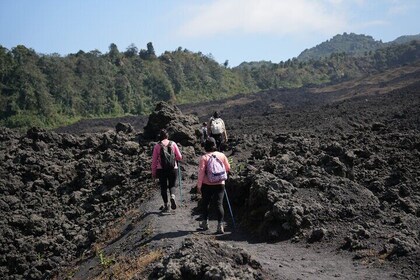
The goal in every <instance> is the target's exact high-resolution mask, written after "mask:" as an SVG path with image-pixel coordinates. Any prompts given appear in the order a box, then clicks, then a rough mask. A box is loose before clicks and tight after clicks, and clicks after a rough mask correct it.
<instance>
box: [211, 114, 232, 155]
mask: <svg viewBox="0 0 420 280" xmlns="http://www.w3.org/2000/svg"><path fill="white" fill-rule="evenodd" d="M207 132H208V135H209V136H210V137H213V138H214V139H215V140H216V148H217V150H218V151H220V148H221V144H222V143H226V142H227V141H228V137H227V133H226V127H225V122H224V121H223V120H222V118H221V117H220V113H219V112H217V111H216V112H214V113H213V116H212V117H211V118H210V120H209V122H208V124H207Z"/></svg>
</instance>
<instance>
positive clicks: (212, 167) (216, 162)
mask: <svg viewBox="0 0 420 280" xmlns="http://www.w3.org/2000/svg"><path fill="white" fill-rule="evenodd" d="M206 173H207V178H209V181H210V182H211V183H217V182H221V181H224V180H226V179H227V173H226V168H225V165H224V164H223V162H222V161H221V160H220V159H218V158H217V157H216V155H214V154H212V155H211V156H210V158H209V160H208V161H207V168H206Z"/></svg>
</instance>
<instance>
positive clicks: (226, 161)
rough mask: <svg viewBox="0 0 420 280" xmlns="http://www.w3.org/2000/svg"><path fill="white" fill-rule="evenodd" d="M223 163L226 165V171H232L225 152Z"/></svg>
mask: <svg viewBox="0 0 420 280" xmlns="http://www.w3.org/2000/svg"><path fill="white" fill-rule="evenodd" d="M222 161H223V164H224V165H225V169H226V172H229V171H230V164H229V160H228V158H227V157H226V156H225V154H223V160H222Z"/></svg>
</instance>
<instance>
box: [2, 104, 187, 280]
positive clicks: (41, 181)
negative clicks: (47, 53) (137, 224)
mask: <svg viewBox="0 0 420 280" xmlns="http://www.w3.org/2000/svg"><path fill="white" fill-rule="evenodd" d="M162 108H163V109H162ZM165 108H166V109H167V108H170V107H169V106H168V105H162V104H160V105H159V106H158V107H157V109H156V112H155V114H158V115H159V116H166V115H165V114H166V112H167V110H166V111H165ZM162 110H163V111H164V112H161V111H162ZM169 117H170V119H173V120H174V122H172V123H165V124H164V127H166V128H168V130H170V131H173V132H175V131H183V130H184V129H185V125H188V122H187V123H185V122H182V120H185V119H187V120H190V119H191V120H192V122H194V121H195V119H194V117H191V118H190V119H189V118H188V117H186V116H184V115H183V114H182V113H181V112H180V111H179V110H178V111H176V108H172V109H171V110H170V116H169ZM165 119H167V118H165ZM157 121H159V124H161V123H162V122H161V121H162V120H161V119H158V120H157ZM149 126H153V127H159V126H157V125H155V124H154V121H153V119H151V120H150V121H149ZM190 130H191V129H189V130H186V131H188V132H189V133H188V134H186V133H184V134H180V133H178V134H177V137H178V138H177V139H178V140H179V141H180V142H182V143H187V144H188V143H189V142H191V138H192V137H193V135H194V131H193V130H191V131H190ZM151 135H152V132H150V131H149V134H148V136H151ZM144 138H145V137H143V135H142V134H139V135H137V134H136V131H135V130H134V129H133V127H132V125H130V124H127V123H118V124H117V125H116V128H115V130H110V131H107V132H105V133H93V134H82V135H79V136H77V135H72V134H59V133H55V132H51V131H46V130H43V129H37V128H32V129H30V130H28V131H27V133H26V134H23V135H21V134H19V133H17V132H15V131H13V130H9V129H7V128H0V141H1V152H0V194H1V196H0V251H1V256H0V275H2V279H18V278H22V279H45V278H48V277H51V275H54V274H55V272H56V271H57V270H58V269H59V268H60V267H61V266H64V265H66V264H68V262H69V261H70V260H73V259H75V258H76V257H79V256H81V255H83V254H86V253H87V252H88V250H89V249H90V248H91V246H92V244H93V243H94V242H97V241H99V240H98V239H99V238H100V236H101V234H102V233H103V232H104V230H105V229H107V228H108V227H111V226H112V222H113V221H115V220H116V219H118V218H120V217H123V216H124V214H125V213H126V212H127V211H128V210H130V209H131V208H133V207H137V206H138V205H139V203H141V202H142V201H144V200H146V199H148V197H149V194H150V189H151V188H152V187H154V183H153V182H152V180H151V175H150V157H151V151H152V147H153V144H154V143H153V142H151V141H150V140H143V139H144ZM152 138H155V136H153V137H152ZM139 143H140V144H139ZM192 152H193V154H194V151H193V150H192ZM185 153H186V154H187V155H188V152H187V151H185Z"/></svg>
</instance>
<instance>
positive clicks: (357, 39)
mask: <svg viewBox="0 0 420 280" xmlns="http://www.w3.org/2000/svg"><path fill="white" fill-rule="evenodd" d="M412 40H420V34H418V35H410V36H401V37H398V38H397V39H395V40H394V41H391V42H388V43H383V42H382V41H380V40H379V41H377V40H375V39H373V38H372V37H371V36H367V35H363V34H355V33H350V34H348V33H343V34H342V35H341V34H338V35H335V36H334V37H333V38H331V39H330V40H327V41H325V42H322V43H321V44H319V45H317V46H315V47H313V48H310V49H306V50H304V51H303V52H301V53H300V54H299V56H298V57H297V59H298V60H299V61H309V60H311V59H312V60H318V59H320V58H323V57H329V56H330V55H331V54H333V53H346V54H347V55H354V56H361V55H364V54H365V53H366V52H370V51H375V50H377V49H380V48H384V47H387V46H389V45H392V44H405V43H408V42H410V41H412Z"/></svg>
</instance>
